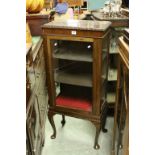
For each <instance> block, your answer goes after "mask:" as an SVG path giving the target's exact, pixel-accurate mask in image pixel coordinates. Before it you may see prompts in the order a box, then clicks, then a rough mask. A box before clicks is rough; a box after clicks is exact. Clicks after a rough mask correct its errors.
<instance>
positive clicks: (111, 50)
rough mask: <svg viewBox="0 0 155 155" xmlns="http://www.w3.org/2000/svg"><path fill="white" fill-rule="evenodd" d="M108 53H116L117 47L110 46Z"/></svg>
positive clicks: (117, 51)
mask: <svg viewBox="0 0 155 155" xmlns="http://www.w3.org/2000/svg"><path fill="white" fill-rule="evenodd" d="M109 53H110V54H118V53H119V50H118V47H115V48H112V47H111V48H110V50H109Z"/></svg>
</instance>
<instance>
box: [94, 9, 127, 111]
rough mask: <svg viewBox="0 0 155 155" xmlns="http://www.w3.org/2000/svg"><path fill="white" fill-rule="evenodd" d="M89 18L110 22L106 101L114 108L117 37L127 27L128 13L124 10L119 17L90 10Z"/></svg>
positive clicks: (110, 107)
mask: <svg viewBox="0 0 155 155" xmlns="http://www.w3.org/2000/svg"><path fill="white" fill-rule="evenodd" d="M91 18H92V19H93V20H95V21H110V22H112V25H111V35H110V50H109V69H108V83H107V85H108V87H107V88H108V90H107V102H108V107H109V109H111V110H114V106H115V103H116V84H117V62H118V57H119V55H118V53H119V50H118V38H119V37H120V36H121V35H122V34H123V32H124V29H126V28H128V27H129V14H127V11H124V12H122V14H121V15H120V16H119V17H110V16H105V15H104V14H103V13H102V12H99V11H92V14H91Z"/></svg>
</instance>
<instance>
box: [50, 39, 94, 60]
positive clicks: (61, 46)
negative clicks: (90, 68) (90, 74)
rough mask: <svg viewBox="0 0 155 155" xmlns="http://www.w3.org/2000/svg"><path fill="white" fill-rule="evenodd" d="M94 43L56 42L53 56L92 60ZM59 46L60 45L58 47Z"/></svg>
mask: <svg viewBox="0 0 155 155" xmlns="http://www.w3.org/2000/svg"><path fill="white" fill-rule="evenodd" d="M91 44H92V43H82V44H81V42H77V41H76V42H75V41H72V42H67V41H63V42H61V43H59V42H58V43H57V42H56V43H54V53H53V57H54V58H58V59H66V60H75V61H86V62H92V61H93V58H92V45H91ZM57 46H58V47H57Z"/></svg>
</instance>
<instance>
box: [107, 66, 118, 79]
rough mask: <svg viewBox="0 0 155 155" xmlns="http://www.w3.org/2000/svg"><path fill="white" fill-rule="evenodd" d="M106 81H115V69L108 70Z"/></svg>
mask: <svg viewBox="0 0 155 155" xmlns="http://www.w3.org/2000/svg"><path fill="white" fill-rule="evenodd" d="M108 81H117V69H111V68H109V70H108Z"/></svg>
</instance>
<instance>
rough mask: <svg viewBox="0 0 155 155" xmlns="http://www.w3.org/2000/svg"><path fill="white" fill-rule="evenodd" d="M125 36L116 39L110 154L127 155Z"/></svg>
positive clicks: (127, 58) (126, 47) (127, 93)
mask: <svg viewBox="0 0 155 155" xmlns="http://www.w3.org/2000/svg"><path fill="white" fill-rule="evenodd" d="M127 32H128V30H127V31H126V33H127ZM127 38H128V37H126V35H124V37H120V38H119V40H118V48H119V59H118V60H119V61H118V80H117V95H116V104H115V115H114V130H113V147H112V155H129V45H128V41H127V40H128V39H127Z"/></svg>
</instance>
